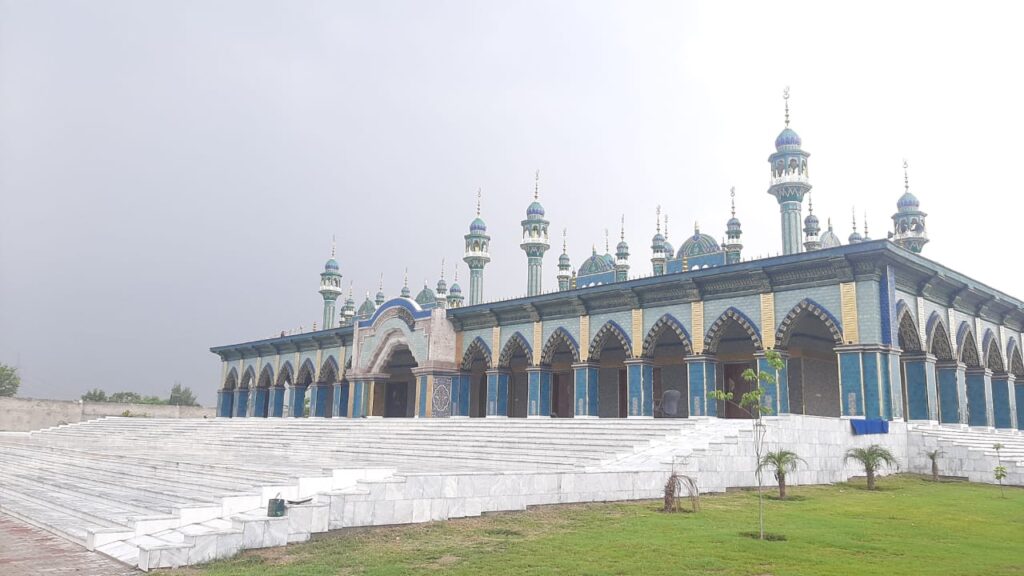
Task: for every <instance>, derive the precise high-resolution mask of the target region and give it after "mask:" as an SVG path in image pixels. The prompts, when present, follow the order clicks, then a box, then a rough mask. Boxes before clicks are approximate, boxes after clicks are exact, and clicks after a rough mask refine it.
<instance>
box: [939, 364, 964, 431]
mask: <svg viewBox="0 0 1024 576" xmlns="http://www.w3.org/2000/svg"><path fill="white" fill-rule="evenodd" d="M964 369H965V366H964V365H963V364H961V363H959V362H957V361H955V360H947V361H943V362H938V363H936V364H935V375H936V384H937V385H938V389H939V422H941V423H943V424H959V423H962V422H963V420H962V419H961V416H962V414H963V410H962V409H961V406H960V387H961V384H962V381H963V378H964Z"/></svg>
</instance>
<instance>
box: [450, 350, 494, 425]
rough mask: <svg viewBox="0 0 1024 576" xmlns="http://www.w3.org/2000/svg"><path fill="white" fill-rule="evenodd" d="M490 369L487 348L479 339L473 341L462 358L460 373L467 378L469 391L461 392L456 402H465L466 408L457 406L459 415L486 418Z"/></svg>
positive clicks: (489, 356)
mask: <svg viewBox="0 0 1024 576" xmlns="http://www.w3.org/2000/svg"><path fill="white" fill-rule="evenodd" d="M490 368H491V354H490V351H489V350H488V349H487V346H486V345H485V344H484V343H483V341H482V340H481V339H479V338H477V339H476V340H474V341H473V342H472V343H471V344H470V345H469V347H468V348H466V353H465V355H464V356H463V357H462V372H463V374H465V375H467V376H468V378H469V381H468V386H469V390H468V391H467V392H463V394H462V398H459V399H455V401H457V402H460V403H461V402H466V403H468V406H459V407H458V412H459V413H460V414H468V415H469V417H470V418H483V417H485V416H487V370H489V369H490Z"/></svg>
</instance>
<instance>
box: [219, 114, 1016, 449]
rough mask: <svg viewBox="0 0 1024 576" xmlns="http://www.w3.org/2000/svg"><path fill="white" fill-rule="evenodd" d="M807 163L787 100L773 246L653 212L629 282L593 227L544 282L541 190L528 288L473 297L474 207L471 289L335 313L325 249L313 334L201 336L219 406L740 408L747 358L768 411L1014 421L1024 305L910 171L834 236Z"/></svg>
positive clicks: (477, 275)
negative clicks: (930, 225)
mask: <svg viewBox="0 0 1024 576" xmlns="http://www.w3.org/2000/svg"><path fill="white" fill-rule="evenodd" d="M808 158H809V154H808V153H807V152H806V151H804V150H803V148H802V142H801V139H800V137H799V136H798V135H797V133H796V132H795V131H794V130H793V129H791V128H790V127H789V113H788V107H787V114H786V127H785V129H784V130H783V131H782V132H781V133H780V134H779V135H778V137H777V138H776V140H775V152H774V153H773V154H772V155H771V156H770V157H769V164H770V170H771V176H770V187H769V189H768V193H769V194H771V195H772V196H774V197H775V198H776V199H777V201H778V204H779V208H780V224H781V233H782V249H783V250H782V251H783V254H782V255H781V256H777V257H771V258H763V259H756V260H744V259H743V258H742V250H743V244H742V242H741V237H742V234H743V232H742V226H741V223H740V221H739V219H737V218H736V214H735V207H734V208H733V213H732V217H731V218H729V219H728V221H727V223H726V228H725V240H724V241H723V243H722V244H719V243H718V242H717V241H716V240H715V239H714V238H713V237H712V236H710V235H708V234H706V233H703V232H701V231H700V229H699V228H695V230H694V232H693V234H692V235H691V236H689V237H688V238H686V239H685V240H684V241H683V242H682V244H681V245H680V247H679V249H678V250H676V249H675V248H674V246H672V244H671V243H670V242H669V240H668V238H667V235H668V230H667V222H666V221H665V220H664V219H663V218H662V216H661V214H660V212H659V214H658V215H657V219H656V226H655V234H654V235H653V237H652V240H651V245H650V247H649V250H650V252H649V254H650V266H651V268H650V269H646V265H645V271H644V274H645V276H644V277H642V278H631V277H630V257H631V252H630V248H629V246H628V245H627V243H626V242H625V239H624V236H623V237H621V238H620V242H619V243H618V244H617V246H615V253H614V254H612V253H610V250H609V248H610V246H607V241H606V247H605V252H606V253H605V254H599V253H598V251H597V249H596V248H595V249H594V250H593V251H592V254H591V255H590V256H589V257H588V258H587V259H586V260H585V261H583V262H582V263H581V264H580V265H579V266H578V267H577V268H574V267H573V266H572V263H571V259H570V257H569V255H568V254H566V251H565V245H564V242H563V246H562V254H561V255H560V256H559V257H558V259H557V269H558V275H557V278H558V289H557V291H549V292H545V291H544V290H543V287H542V283H541V278H542V276H543V271H544V266H545V263H544V258H545V254H546V252H547V251H548V250H549V248H550V247H551V240H552V239H551V234H550V232H549V227H550V222H549V221H548V220H547V219H546V215H545V211H544V207H543V206H542V205H541V203H540V201H539V198H538V192H537V189H536V187H535V191H534V200H533V202H532V203H531V204H530V205H529V206H528V207H527V210H526V217H525V219H523V220H522V222H521V224H522V240H521V243H520V246H521V248H522V250H523V251H524V252H525V254H526V258H527V271H528V273H527V292H528V295H527V296H526V297H523V298H518V299H513V300H502V301H488V300H487V299H486V296H485V289H484V286H485V284H484V278H485V268H486V267H487V265H488V264H489V263H490V255H489V245H490V241H491V238H490V236H489V235H488V234H487V225H486V223H485V222H484V220H483V219H482V217H481V215H480V207H479V202H478V206H477V217H476V219H474V220H473V221H472V223H471V224H470V226H469V233H468V234H466V235H465V237H464V238H465V257H464V259H463V260H464V262H465V263H466V264H467V266H468V268H469V272H470V274H469V287H468V292H467V293H465V294H464V293H463V290H462V288H461V286H460V285H459V284H458V281H457V278H455V279H454V281H453V283H452V284H451V285H450V286H449V285H448V284H447V283H446V281H445V279H444V278H443V277H442V278H441V279H440V280H439V281H438V283H437V286H436V289H431V288H429V287H427V286H424V288H423V289H422V290H421V291H420V292H419V293H418V294H417V295H416V296H415V297H412V293H411V291H410V290H409V287H408V283H407V282H406V285H405V286H404V287H403V288H402V291H401V294H400V295H399V296H398V297H395V298H388V297H387V296H386V295H385V294H384V292H383V290H382V291H380V292H378V293H377V294H376V298H374V299H372V300H371V299H370V297H369V296H367V298H366V300H365V301H364V302H363V303H362V304H361V305H360V306H359V307H358V308H357V307H356V305H355V302H354V301H353V300H352V297H351V294H350V295H349V297H348V298H347V300H345V301H344V302H343V303H342V306H341V309H340V310H338V309H337V308H336V306H337V303H338V301H339V300H340V299H341V296H342V293H343V291H342V282H341V280H342V276H341V273H340V267H339V265H338V262H337V261H336V260H335V258H334V257H333V254H332V257H331V259H330V260H328V261H327V264H326V265H325V267H324V270H323V272H322V273H321V275H320V277H321V282H320V294H321V295H322V296H323V302H324V314H323V323H322V324H321V327H322V329H319V330H317V329H314V330H313V331H311V332H301V333H297V334H282V335H281V336H280V337H277V338H270V339H265V340H257V341H253V342H245V343H241V344H233V345H227V346H218V347H214V348H212V349H211V351H212V352H214V353H215V354H217V355H218V356H219V357H220V358H221V361H222V374H221V386H220V390H219V394H218V414H219V416H221V417H257V418H281V417H285V418H294V417H321V418H353V417H356V418H360V417H419V418H428V417H429V418H448V417H451V418H455V417H491V418H507V417H527V418H597V417H603V418H652V417H719V418H738V417H745V416H746V414H745V413H743V412H742V411H740V410H738V409H736V408H735V407H734V406H732V405H731V404H724V403H722V402H718V401H715V400H712V399H709V396H708V393H709V392H710V391H712V390H716V389H723V390H727V391H733V392H735V393H736V394H737V396H738V395H739V394H741V393H743V392H745V391H747V390H749V389H750V386H751V385H750V384H749V383H747V382H746V381H745V380H744V379H743V378H742V376H741V375H742V373H743V372H744V371H745V370H746V369H748V368H759V369H761V370H766V371H771V372H773V373H775V375H776V383H775V384H772V385H770V386H768V387H767V394H766V396H765V401H766V402H767V403H768V405H769V407H770V408H771V411H772V412H773V413H778V414H784V413H793V414H809V415H820V416H832V417H856V418H881V419H887V420H894V419H907V420H930V421H938V422H942V423H958V424H964V425H969V426H977V427H988V428H1003V429H1010V428H1019V429H1024V361H1022V354H1024V353H1022V350H1021V342H1022V331H1024V303H1022V302H1021V301H1019V300H1017V299H1015V298H1012V297H1010V296H1008V295H1007V294H1004V293H1002V292H999V291H997V290H994V289H992V288H990V287H988V286H985V285H984V284H981V283H979V282H977V281H975V280H972V279H971V278H968V277H966V276H964V275H962V274H959V273H957V272H955V271H953V270H951V269H949V268H946V267H945V266H942V265H941V264H938V263H936V262H933V261H931V260H928V259H926V258H924V257H922V256H921V251H922V249H923V248H924V246H925V244H927V242H928V236H927V228H926V225H925V221H926V217H927V215H926V214H925V213H924V212H923V211H921V207H920V204H919V202H918V200H917V198H916V197H915V196H914V194H912V193H911V192H910V186H909V182H908V181H907V180H906V178H905V180H904V193H903V195H902V196H901V197H900V198H899V200H898V202H897V209H896V212H895V213H894V214H893V217H892V219H893V226H892V229H891V231H890V232H889V234H888V237H887V238H886V239H880V240H872V239H870V238H868V237H867V227H866V225H865V229H864V235H863V236H862V235H861V234H859V233H858V232H857V229H856V223H854V231H853V233H852V234H850V236H849V237H848V239H847V242H846V243H843V242H841V241H840V239H839V237H838V236H837V234H836V233H835V231H834V230H833V229H832V226H831V223H829V224H828V226H827V227H826V229H825V230H822V227H821V225H820V223H819V221H818V218H817V217H816V216H815V215H814V213H813V209H812V206H811V204H810V199H809V197H808V196H809V193H810V190H811V183H810V179H809V176H808V169H807V166H808ZM905 168H906V167H905ZM805 199H807V200H808V206H807V208H808V211H807V212H808V213H807V216H806V217H804V215H803V207H804V200H805ZM663 225H664V230H663ZM645 251H646V247H645ZM647 270H649V273H648V272H647ZM769 350H775V351H777V352H778V353H779V354H780V355H781V356H782V358H783V359H784V360H785V368H784V369H783V370H781V371H775V370H774V369H772V368H771V366H770V365H769V363H768V362H767V359H766V352H767V351H769ZM669 398H678V399H680V401H679V402H674V401H673V402H671V403H669V402H667V401H666V400H667V399H669ZM1017 406H1021V410H1020V411H1018V409H1017Z"/></svg>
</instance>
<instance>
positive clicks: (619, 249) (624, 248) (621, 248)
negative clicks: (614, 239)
mask: <svg viewBox="0 0 1024 576" xmlns="http://www.w3.org/2000/svg"><path fill="white" fill-rule="evenodd" d="M615 253H616V254H629V244H626V241H625V240H623V241H622V242H619V243H618V245H617V246H615Z"/></svg>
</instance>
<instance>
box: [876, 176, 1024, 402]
mask: <svg viewBox="0 0 1024 576" xmlns="http://www.w3.org/2000/svg"><path fill="white" fill-rule="evenodd" d="M927 216H928V214H926V213H924V212H922V211H921V203H920V202H918V200H917V197H916V196H914V195H913V194H911V193H910V178H909V177H908V176H907V161H906V160H904V161H903V196H900V199H899V202H897V203H896V213H895V214H893V215H892V223H893V227H894V228H893V236H892V241H893V242H895V243H896V245H897V246H899V247H901V248H906V249H907V250H910V251H911V252H914V253H917V254H920V253H921V250H922V249H923V248H924V245H925V244H927V243H928V230H927V229H926V228H925V226H924V219H925V217H927ZM1017 409H1018V410H1021V408H1019V407H1018V408H1017Z"/></svg>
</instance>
